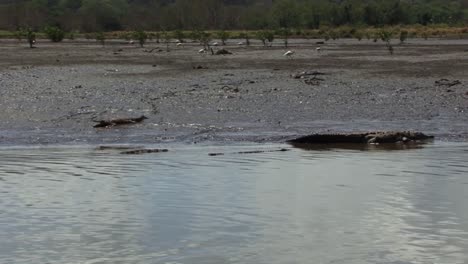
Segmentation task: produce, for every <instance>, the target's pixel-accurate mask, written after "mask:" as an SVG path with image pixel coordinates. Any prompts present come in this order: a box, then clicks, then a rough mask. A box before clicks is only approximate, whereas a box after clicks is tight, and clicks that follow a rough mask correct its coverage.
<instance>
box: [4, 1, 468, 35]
mask: <svg viewBox="0 0 468 264" xmlns="http://www.w3.org/2000/svg"><path fill="white" fill-rule="evenodd" d="M0 2H2V1H0ZM467 22H468V4H467V0H412V1H409V0H365V1H364V0H274V1H265V0H230V1H222V0H196V1H190V0H21V1H20V0H4V1H3V2H2V4H0V26H2V27H3V28H5V29H8V30H16V27H17V26H18V25H34V28H44V27H45V26H47V25H55V26H57V27H59V28H62V29H65V30H71V29H73V30H79V31H80V32H99V31H121V30H130V28H134V27H136V28H139V29H142V30H147V31H150V30H154V31H158V30H161V29H171V30H174V29H180V30H183V29H194V28H200V29H205V30H219V29H220V28H223V29H225V30H232V29H240V28H241V29H246V30H259V29H266V28H300V29H318V28H320V27H322V26H324V25H330V26H346V25H348V26H354V27H356V26H366V25H367V26H373V27H382V26H389V25H393V26H395V25H414V24H421V25H425V26H426V25H427V26H431V25H435V24H447V25H450V26H453V25H463V24H466V23H467ZM295 33H297V32H295ZM349 33H350V32H349V31H348V32H340V33H339V36H341V37H343V36H344V35H343V34H345V35H347V34H349ZM296 35H304V32H301V34H296ZM455 35H456V34H455ZM322 36H324V35H322ZM351 36H353V34H351ZM176 38H178V37H176Z"/></svg>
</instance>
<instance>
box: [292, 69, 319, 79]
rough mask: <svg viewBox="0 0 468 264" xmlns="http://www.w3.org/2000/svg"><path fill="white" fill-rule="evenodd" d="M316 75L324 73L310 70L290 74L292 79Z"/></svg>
mask: <svg viewBox="0 0 468 264" xmlns="http://www.w3.org/2000/svg"><path fill="white" fill-rule="evenodd" d="M317 75H325V73H323V72H319V71H311V72H308V71H303V72H300V73H295V74H293V75H291V77H293V78H294V79H304V78H306V77H308V76H317Z"/></svg>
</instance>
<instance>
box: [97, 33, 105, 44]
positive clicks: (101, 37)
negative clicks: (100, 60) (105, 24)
mask: <svg viewBox="0 0 468 264" xmlns="http://www.w3.org/2000/svg"><path fill="white" fill-rule="evenodd" d="M96 41H98V42H100V43H101V45H102V46H104V45H105V44H106V35H105V34H104V32H97V33H96Z"/></svg>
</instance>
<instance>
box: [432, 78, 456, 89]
mask: <svg viewBox="0 0 468 264" xmlns="http://www.w3.org/2000/svg"><path fill="white" fill-rule="evenodd" d="M435 84H436V85H437V86H446V87H452V86H455V85H459V84H461V82H460V81H459V80H453V81H450V80H449V79H440V80H437V81H435Z"/></svg>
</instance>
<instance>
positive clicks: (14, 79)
mask: <svg viewBox="0 0 468 264" xmlns="http://www.w3.org/2000/svg"><path fill="white" fill-rule="evenodd" d="M235 43H236V41H231V45H228V46H227V47H225V48H226V49H227V50H229V51H231V52H232V53H233V54H232V55H219V56H212V55H208V54H199V53H198V50H199V49H200V46H198V45H196V44H192V43H188V44H184V45H183V46H179V47H177V46H175V45H173V44H172V45H171V46H170V52H167V51H166V47H165V45H162V44H157V43H154V42H150V43H148V44H147V45H146V47H144V48H139V47H137V46H136V45H128V44H123V43H120V42H118V41H116V42H112V43H108V45H106V46H105V47H102V46H100V45H99V44H97V43H95V42H92V41H85V40H79V41H73V42H64V43H59V44H53V43H49V42H40V43H38V45H37V46H38V48H36V49H29V48H27V45H26V44H25V43H22V44H19V43H18V42H17V41H13V40H1V41H0V55H1V60H0V144H1V145H11V144H13V145H14V144H67V143H79V144H81V143H87V144H89V143H90V144H94V143H95V144H101V143H137V142H138V143H161V142H174V141H175V142H189V143H191V142H203V141H255V142H257V141H259V142H282V141H285V140H287V139H290V138H292V137H295V136H298V135H306V134H311V133H318V132H350V131H354V132H355V131H366V130H418V131H422V132H424V133H428V134H433V135H435V136H436V138H438V139H442V140H457V141H465V140H466V139H468V122H467V121H468V40H427V41H424V40H409V41H408V43H406V44H403V45H396V46H395V55H393V56H390V55H389V54H388V52H387V50H386V48H385V45H384V44H382V43H373V42H371V41H364V40H363V41H361V42H358V41H357V40H340V41H330V42H327V43H326V44H325V45H317V44H315V43H316V41H315V40H295V41H293V42H292V44H291V47H290V48H288V49H289V50H293V51H295V55H294V56H293V57H292V58H286V57H284V56H283V53H284V52H285V51H286V49H285V48H283V47H280V46H274V47H271V48H263V47H261V46H260V45H258V43H254V45H253V46H252V47H242V46H237V45H235ZM255 44H256V45H255ZM278 45H279V43H278ZM318 46H320V47H321V51H320V52H317V50H316V48H317V47H318ZM220 48H221V47H220ZM220 48H219V49H220ZM216 49H218V48H215V50H216ZM314 71H316V72H320V73H323V74H320V75H307V76H304V78H293V75H295V74H298V73H302V72H314ZM441 79H447V80H448V81H442V82H440V80H441ZM437 81H439V82H437ZM454 81H459V83H456V84H455V82H454ZM452 83H453V84H455V85H453V86H450V85H448V84H452ZM141 115H145V116H146V117H148V119H147V120H145V121H144V122H142V123H138V124H135V125H130V126H124V127H119V128H99V129H96V128H93V125H95V124H96V123H95V122H94V120H102V119H110V118H125V117H138V116H141Z"/></svg>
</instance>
